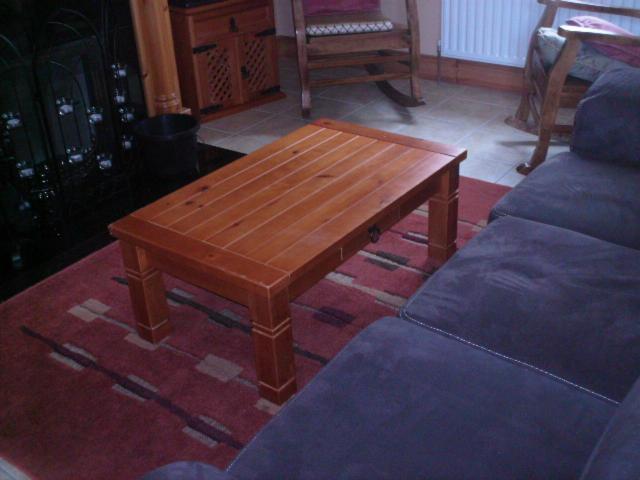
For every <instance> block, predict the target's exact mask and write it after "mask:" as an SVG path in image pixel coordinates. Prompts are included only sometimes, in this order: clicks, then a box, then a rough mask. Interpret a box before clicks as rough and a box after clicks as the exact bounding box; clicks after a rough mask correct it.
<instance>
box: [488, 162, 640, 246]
mask: <svg viewBox="0 0 640 480" xmlns="http://www.w3.org/2000/svg"><path fill="white" fill-rule="evenodd" d="M505 215H511V216H516V217H521V218H527V219H530V220H536V221H538V222H542V223H548V224H550V225H557V226H559V227H564V228H567V229H569V230H575V231H576V232H581V233H585V234H587V235H590V236H593V237H596V238H601V239H603V240H607V241H609V242H613V243H617V244H619V245H625V246H627V247H632V248H636V249H640V168H637V167H631V166H626V165H617V164H608V163H604V162H600V161H598V160H595V159H586V158H582V157H580V156H578V155H576V154H574V153H570V152H567V153H562V154H560V155H557V156H556V157H553V158H551V159H549V160H547V161H546V162H545V163H543V164H542V165H540V166H539V167H538V168H536V169H535V170H534V171H533V172H532V173H531V174H529V176H528V177H527V178H526V179H525V180H524V181H522V182H521V183H520V184H519V185H518V186H517V187H516V188H514V189H513V190H512V191H511V192H509V193H508V194H507V195H505V196H504V197H503V198H502V199H501V200H500V202H498V204H497V205H496V206H495V207H494V209H493V210H492V212H491V217H490V220H494V219H496V218H498V217H502V216H505Z"/></svg>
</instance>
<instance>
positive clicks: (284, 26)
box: [273, 0, 295, 37]
mask: <svg viewBox="0 0 640 480" xmlns="http://www.w3.org/2000/svg"><path fill="white" fill-rule="evenodd" d="M273 9H274V13H275V17H276V33H277V34H278V35H282V36H283V37H293V36H294V35H295V31H294V29H293V16H292V14H291V0H273Z"/></svg>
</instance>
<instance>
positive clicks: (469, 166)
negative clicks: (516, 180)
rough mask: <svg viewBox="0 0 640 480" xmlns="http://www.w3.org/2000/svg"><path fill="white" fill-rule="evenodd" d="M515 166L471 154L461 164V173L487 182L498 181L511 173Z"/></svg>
mask: <svg viewBox="0 0 640 480" xmlns="http://www.w3.org/2000/svg"><path fill="white" fill-rule="evenodd" d="M512 169H513V167H511V166H509V165H505V164H504V163H502V162H496V161H493V160H487V159H477V158H473V157H471V156H469V158H467V159H466V160H465V161H463V162H462V163H461V164H460V175H463V176H465V177H471V178H477V179H478V180H484V181H485V182H493V183H495V182H497V181H498V180H500V179H501V178H504V176H505V175H506V174H507V173H509V172H510V171H511V170H512Z"/></svg>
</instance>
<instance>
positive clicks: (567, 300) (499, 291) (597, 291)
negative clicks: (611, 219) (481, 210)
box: [401, 217, 640, 401]
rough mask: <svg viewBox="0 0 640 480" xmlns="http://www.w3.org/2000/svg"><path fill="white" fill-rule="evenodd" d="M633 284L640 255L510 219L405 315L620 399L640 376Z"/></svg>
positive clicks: (485, 234)
mask: <svg viewBox="0 0 640 480" xmlns="http://www.w3.org/2000/svg"><path fill="white" fill-rule="evenodd" d="M639 285H640V252H638V251H636V250H633V249H630V248H626V247H621V246H619V245H615V244H613V243H608V242H604V241H602V240H598V239H595V238H592V237H588V236H586V235H582V234H579V233H575V232H572V231H570V230H565V229H562V228H558V227H554V226H550V225H545V224H542V223H537V222H532V221H529V220H523V219H519V218H514V217H506V218H502V219H499V220H496V221H495V222H493V223H491V224H490V225H489V226H488V227H487V228H486V229H484V230H483V231H482V232H481V233H480V234H478V235H477V236H476V237H475V238H474V239H473V240H472V241H471V242H469V243H468V244H467V245H466V246H465V248H464V249H462V250H461V251H459V252H458V253H457V254H456V255H455V256H454V257H453V258H452V259H451V260H449V262H448V263H447V264H446V265H445V266H444V267H443V268H441V269H440V270H439V271H438V272H436V273H435V274H434V275H433V276H432V277H431V278H430V279H429V280H428V281H427V282H426V283H425V285H423V287H421V289H420V290H419V291H418V292H417V293H416V294H415V295H414V296H413V297H412V298H411V299H410V300H409V301H408V303H407V304H406V305H405V307H404V308H403V309H402V312H401V315H402V317H403V318H406V319H409V320H411V321H414V322H417V323H420V324H422V325H425V326H427V327H429V328H432V329H436V330H439V331H442V332H446V333H447V334H449V335H452V336H455V337H459V338H461V339H463V340H464V341H467V342H470V343H472V344H475V345H478V346H481V347H483V348H486V349H488V350H491V351H494V352H497V353H498V354H501V355H505V356H507V357H509V358H512V359H514V360H517V361H521V362H524V363H526V364H529V365H532V366H534V367H536V368H539V369H541V370H543V371H546V372H548V373H550V374H552V375H556V376H558V377H561V378H563V379H565V380H567V381H570V382H573V383H575V384H577V385H579V386H581V387H584V388H585V389H588V390H591V391H594V392H596V393H598V394H601V395H603V396H606V397H608V398H611V399H614V400H616V401H621V400H622V398H624V396H625V395H626V393H627V392H628V391H629V390H630V389H631V386H632V385H633V382H634V381H635V379H636V378H637V377H638V376H640V289H639Z"/></svg>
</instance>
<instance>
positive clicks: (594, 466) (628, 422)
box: [580, 380, 640, 480]
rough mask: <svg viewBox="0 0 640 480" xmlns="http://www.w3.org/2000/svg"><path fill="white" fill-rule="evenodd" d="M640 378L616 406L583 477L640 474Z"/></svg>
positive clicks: (619, 478)
mask: <svg viewBox="0 0 640 480" xmlns="http://www.w3.org/2000/svg"><path fill="white" fill-rule="evenodd" d="M639 452H640V380H638V381H637V382H636V383H635V385H634V387H633V389H632V390H631V392H630V393H629V395H627V396H626V398H625V399H624V402H622V405H620V407H619V408H618V409H617V410H616V413H615V415H614V416H613V418H612V419H611V420H610V421H609V425H607V428H606V430H605V433H604V434H603V435H602V437H601V438H600V440H599V441H598V446H597V447H596V448H595V449H594V451H593V452H592V454H591V458H590V459H589V462H588V463H587V466H586V468H585V470H584V472H583V474H582V477H580V478H581V480H637V479H638V478H640V455H639Z"/></svg>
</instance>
